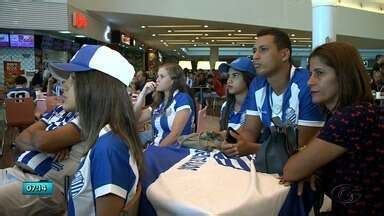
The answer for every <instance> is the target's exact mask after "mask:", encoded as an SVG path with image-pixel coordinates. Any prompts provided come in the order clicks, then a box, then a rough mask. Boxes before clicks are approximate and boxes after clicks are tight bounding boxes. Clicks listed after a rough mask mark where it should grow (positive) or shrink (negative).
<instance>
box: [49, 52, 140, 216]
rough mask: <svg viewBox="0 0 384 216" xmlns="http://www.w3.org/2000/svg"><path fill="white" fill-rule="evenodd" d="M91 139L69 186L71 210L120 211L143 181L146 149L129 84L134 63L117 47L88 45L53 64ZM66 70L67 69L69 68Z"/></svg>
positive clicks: (86, 136) (66, 100)
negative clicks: (136, 125)
mask: <svg viewBox="0 0 384 216" xmlns="http://www.w3.org/2000/svg"><path fill="white" fill-rule="evenodd" d="M52 67H53V68H54V70H55V72H56V74H57V75H59V76H63V75H66V76H67V77H68V75H70V76H69V78H68V79H67V80H66V81H65V83H64V88H63V89H64V105H73V106H74V107H75V108H76V110H77V111H78V112H79V115H80V127H81V129H82V133H83V136H84V139H85V140H86V141H87V143H89V146H87V150H88V151H87V153H86V155H84V156H83V158H82V160H81V162H80V167H79V169H78V170H77V172H76V173H75V174H74V176H73V177H72V180H71V184H70V187H69V191H68V194H67V196H68V204H67V207H68V215H119V214H120V212H121V210H122V209H123V207H124V205H125V204H126V203H127V202H129V201H130V200H131V199H132V197H133V196H134V194H135V193H136V188H137V184H138V178H139V171H140V170H141V167H142V148H141V144H140V142H139V139H138V136H137V133H136V130H135V125H134V122H135V118H134V114H133V108H132V104H131V101H130V100H128V99H127V98H129V96H128V92H127V90H126V88H127V86H128V85H129V84H130V82H131V80H132V78H133V75H134V74H135V71H134V68H133V66H132V65H131V64H129V62H128V61H127V60H126V59H125V58H124V57H123V56H121V55H120V54H119V53H118V52H116V51H114V50H112V49H110V48H108V47H106V46H96V45H84V46H83V47H82V48H81V49H80V50H79V51H78V52H77V53H76V54H75V56H74V57H73V58H72V59H71V61H70V62H69V63H64V64H53V65H52ZM65 72H67V73H65Z"/></svg>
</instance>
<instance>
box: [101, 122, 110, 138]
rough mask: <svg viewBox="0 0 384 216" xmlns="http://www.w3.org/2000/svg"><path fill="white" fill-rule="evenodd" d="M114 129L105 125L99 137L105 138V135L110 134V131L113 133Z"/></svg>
mask: <svg viewBox="0 0 384 216" xmlns="http://www.w3.org/2000/svg"><path fill="white" fill-rule="evenodd" d="M111 130H112V128H111V126H110V125H109V124H107V125H105V126H104V127H103V128H102V129H101V130H100V132H99V137H101V136H103V135H104V134H106V133H108V132H109V131H111Z"/></svg>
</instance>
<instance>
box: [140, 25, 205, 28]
mask: <svg viewBox="0 0 384 216" xmlns="http://www.w3.org/2000/svg"><path fill="white" fill-rule="evenodd" d="M200 27H201V25H149V26H147V28H200Z"/></svg>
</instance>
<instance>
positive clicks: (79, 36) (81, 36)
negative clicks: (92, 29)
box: [75, 35, 86, 38]
mask: <svg viewBox="0 0 384 216" xmlns="http://www.w3.org/2000/svg"><path fill="white" fill-rule="evenodd" d="M75 37H77V38H85V37H86V36H84V35H76V36H75Z"/></svg>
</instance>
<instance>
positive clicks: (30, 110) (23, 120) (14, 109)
mask: <svg viewBox="0 0 384 216" xmlns="http://www.w3.org/2000/svg"><path fill="white" fill-rule="evenodd" d="M34 109H35V105H34V104H33V100H32V98H14V99H8V98H7V99H5V122H6V124H7V126H9V127H27V126H29V125H31V124H33V123H34V122H35V114H34Z"/></svg>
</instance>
